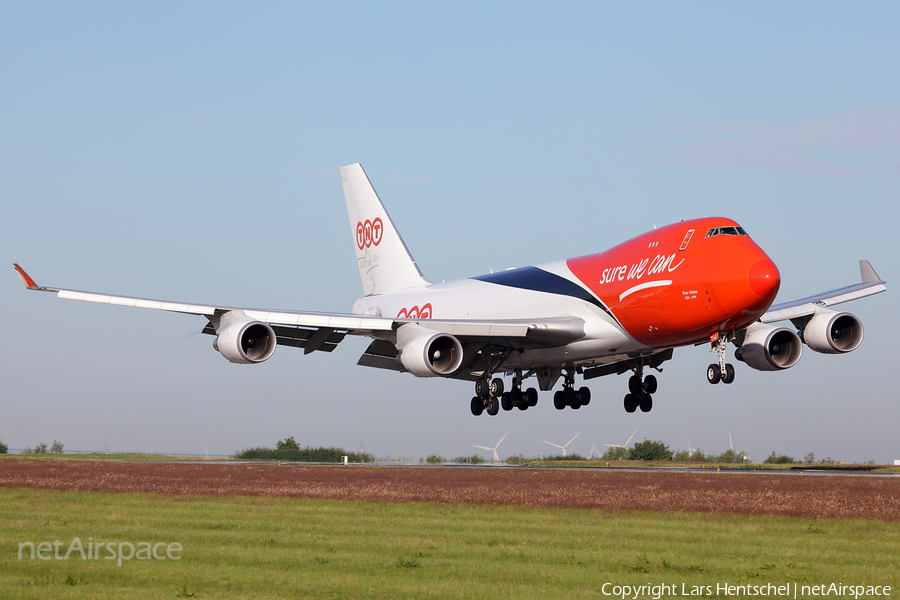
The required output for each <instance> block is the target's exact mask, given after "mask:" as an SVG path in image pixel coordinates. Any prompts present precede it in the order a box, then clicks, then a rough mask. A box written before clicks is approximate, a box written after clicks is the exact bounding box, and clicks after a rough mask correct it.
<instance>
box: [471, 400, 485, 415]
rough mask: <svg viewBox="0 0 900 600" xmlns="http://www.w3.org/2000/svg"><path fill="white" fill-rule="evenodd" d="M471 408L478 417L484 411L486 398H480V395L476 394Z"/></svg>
mask: <svg viewBox="0 0 900 600" xmlns="http://www.w3.org/2000/svg"><path fill="white" fill-rule="evenodd" d="M470 408H471V409H472V414H473V415H475V416H476V417H480V416H481V413H483V412H484V400H483V399H481V398H479V397H478V396H475V397H474V398H472V403H471V405H470Z"/></svg>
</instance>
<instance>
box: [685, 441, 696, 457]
mask: <svg viewBox="0 0 900 600" xmlns="http://www.w3.org/2000/svg"><path fill="white" fill-rule="evenodd" d="M684 437H686V438H687V441H688V456H693V455H694V452H696V451H697V448H691V438H689V437H688V436H684Z"/></svg>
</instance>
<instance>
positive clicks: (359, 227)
mask: <svg viewBox="0 0 900 600" xmlns="http://www.w3.org/2000/svg"><path fill="white" fill-rule="evenodd" d="M382 235H384V226H383V225H382V223H381V217H375V220H374V221H370V220H368V219H366V222H365V223H363V222H362V221H359V222H357V223H356V245H357V247H359V249H360V250H362V249H363V248H369V247H371V246H377V245H378V244H380V243H381V236H382Z"/></svg>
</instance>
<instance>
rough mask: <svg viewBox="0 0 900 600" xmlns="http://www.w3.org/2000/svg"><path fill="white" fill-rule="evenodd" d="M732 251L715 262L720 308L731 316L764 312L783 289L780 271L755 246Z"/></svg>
mask: <svg viewBox="0 0 900 600" xmlns="http://www.w3.org/2000/svg"><path fill="white" fill-rule="evenodd" d="M729 250H730V251H729V252H724V253H721V254H719V255H718V256H716V257H715V258H714V259H713V268H712V271H713V273H714V277H713V287H714V289H715V294H716V299H717V300H718V302H719V305H720V306H722V308H724V309H725V310H726V311H727V312H728V313H731V314H732V315H740V314H745V315H746V314H755V313H757V312H760V311H763V310H765V309H766V308H768V307H769V305H770V304H772V301H773V300H774V299H775V294H777V293H778V288H779V286H781V276H780V275H779V274H778V267H776V266H775V263H773V262H772V260H771V259H770V258H769V257H768V256H766V253H765V252H763V251H762V249H760V248H759V247H758V246H756V244H752V246H751V247H747V246H743V247H738V246H737V245H736V246H733V247H732V248H729Z"/></svg>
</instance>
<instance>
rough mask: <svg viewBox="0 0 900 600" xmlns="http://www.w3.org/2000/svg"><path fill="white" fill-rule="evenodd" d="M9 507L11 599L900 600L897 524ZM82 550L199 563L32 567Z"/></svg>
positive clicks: (420, 508)
mask: <svg viewBox="0 0 900 600" xmlns="http://www.w3.org/2000/svg"><path fill="white" fill-rule="evenodd" d="M0 502H2V505H3V511H2V517H0V548H2V553H0V573H2V574H3V575H2V578H0V597H2V598H48V597H53V598H178V597H194V598H424V597H436V598H492V599H495V598H541V599H545V598H596V597H605V596H604V595H603V594H602V593H601V590H602V587H603V585H604V584H605V583H611V584H616V585H625V584H628V585H642V584H648V583H649V584H660V583H665V584H672V585H676V586H677V588H678V592H679V594H680V592H681V589H682V588H681V586H682V585H684V586H685V589H686V590H691V589H692V586H698V585H712V586H715V585H716V584H721V583H731V584H735V585H740V584H754V585H765V584H767V583H772V584H775V585H783V584H787V583H794V582H798V583H801V584H804V583H805V584H810V585H811V584H820V583H826V584H828V583H844V584H848V585H849V584H852V585H879V586H884V585H889V586H891V587H892V588H893V594H894V595H896V593H897V592H896V590H897V588H898V586H900V581H898V566H900V565H898V561H900V552H898V551H900V524H897V523H880V522H874V521H809V520H796V519H790V518H774V517H747V516H723V515H708V514H660V513H610V512H600V511H593V510H571V509H558V510H554V509H534V508H523V507H515V506H445V505H435V504H378V503H365V502H340V501H309V500H293V499H268V498H254V497H226V498H209V497H198V496H189V497H185V496H158V495H149V494H143V495H131V494H110V493H84V492H80V493H69V492H57V491H39V490H25V489H14V490H0ZM75 537H78V538H79V539H80V541H81V543H82V545H83V546H84V547H85V548H87V547H88V543H89V538H90V543H96V542H104V543H108V542H116V543H120V544H121V543H131V544H134V545H135V546H136V547H137V546H138V545H139V544H140V543H141V542H149V543H152V544H157V543H160V542H163V543H166V544H169V543H173V542H177V543H180V544H181V546H182V547H183V550H182V551H181V553H180V557H181V558H180V560H177V561H176V560H170V559H166V560H137V559H135V558H132V559H131V560H123V562H122V565H121V566H118V565H117V560H108V559H106V556H108V555H109V553H107V551H106V547H104V549H103V551H102V552H101V553H100V558H95V559H83V558H81V556H80V555H79V554H78V553H77V552H73V554H72V555H71V556H70V558H69V559H67V560H65V559H59V560H57V559H55V558H51V559H49V560H41V559H38V558H34V559H31V558H30V551H29V550H28V547H27V546H26V547H25V552H24V556H23V558H22V559H19V558H18V549H19V544H20V543H22V542H34V543H35V544H37V543H40V542H49V543H51V544H52V543H53V542H54V541H55V540H57V539H58V540H60V542H61V543H62V544H61V547H60V548H61V549H60V554H61V555H64V554H65V551H66V549H67V548H68V547H69V545H70V544H71V543H72V541H73V539H74V538H75ZM125 554H127V550H126V551H125ZM47 555H50V556H52V553H48V554H47ZM160 555H164V552H163V551H160ZM607 589H608V590H609V588H607ZM714 590H715V588H714ZM713 595H716V594H715V593H713ZM718 595H719V596H722V597H724V596H723V595H722V594H718ZM640 597H645V598H647V597H652V596H651V595H642V596H640Z"/></svg>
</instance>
